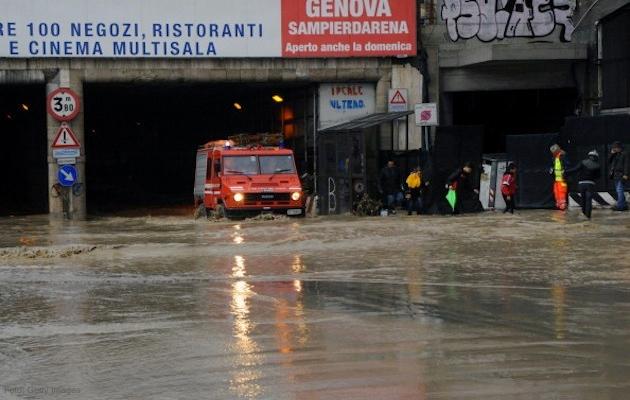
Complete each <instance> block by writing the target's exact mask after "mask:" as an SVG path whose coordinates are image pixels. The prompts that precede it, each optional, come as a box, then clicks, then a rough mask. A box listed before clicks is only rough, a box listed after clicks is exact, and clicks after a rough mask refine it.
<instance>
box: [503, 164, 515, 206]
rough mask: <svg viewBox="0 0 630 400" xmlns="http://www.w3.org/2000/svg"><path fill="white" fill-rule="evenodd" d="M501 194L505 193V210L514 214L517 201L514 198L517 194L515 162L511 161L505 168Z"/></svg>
mask: <svg viewBox="0 0 630 400" xmlns="http://www.w3.org/2000/svg"><path fill="white" fill-rule="evenodd" d="M501 194H502V195H503V200H505V210H503V212H504V213H506V212H510V213H512V214H514V204H515V203H516V200H515V199H514V196H515V195H516V165H515V164H514V163H510V165H508V167H507V169H506V170H505V174H503V179H501Z"/></svg>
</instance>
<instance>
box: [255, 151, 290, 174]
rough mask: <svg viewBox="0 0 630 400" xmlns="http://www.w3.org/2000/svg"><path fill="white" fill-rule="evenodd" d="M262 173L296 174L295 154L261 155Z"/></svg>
mask: <svg viewBox="0 0 630 400" xmlns="http://www.w3.org/2000/svg"><path fill="white" fill-rule="evenodd" d="M259 158H260V173H261V174H263V175H266V174H294V173H295V164H294V162H293V156H288V155H281V156H260V157H259Z"/></svg>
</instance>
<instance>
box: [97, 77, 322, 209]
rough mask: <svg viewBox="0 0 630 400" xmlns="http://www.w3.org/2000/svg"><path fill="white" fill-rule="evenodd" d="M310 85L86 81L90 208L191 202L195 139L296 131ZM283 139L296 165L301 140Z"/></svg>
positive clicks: (190, 203) (199, 142) (124, 207)
mask: <svg viewBox="0 0 630 400" xmlns="http://www.w3.org/2000/svg"><path fill="white" fill-rule="evenodd" d="M310 93H311V92H310V89H309V87H306V86H286V85H284V86H278V85H270V84H260V85H254V84H179V83H177V84H176V83H160V84H153V83H152V84H146V85H141V84H111V83H108V84H106V85H105V84H86V85H85V87H84V99H85V142H86V143H85V145H86V156H87V162H86V175H87V176H86V184H87V190H88V191H87V203H88V212H89V213H90V214H99V213H112V212H116V211H120V210H125V209H135V208H146V207H175V206H180V205H181V206H184V205H186V206H187V205H192V203H193V200H192V199H193V197H192V191H193V182H194V168H195V151H196V149H197V147H198V146H199V145H201V144H203V143H206V142H208V141H210V140H219V139H225V138H227V137H228V136H230V135H233V134H239V133H266V132H282V131H283V130H284V131H285V137H286V136H288V135H287V134H286V133H287V132H288V129H287V126H288V125H293V129H291V131H292V132H291V133H292V135H293V136H299V135H296V132H295V130H296V126H297V125H300V126H301V127H302V128H299V127H298V128H297V130H300V129H303V126H304V125H305V124H302V123H300V124H297V123H296V121H302V120H303V119H306V117H307V113H308V108H309V107H307V104H309V100H308V99H309V96H310ZM274 95H280V96H281V97H282V100H283V101H282V102H276V101H274V100H273V99H272V96H274ZM288 111H290V112H288ZM287 145H288V147H293V148H294V149H296V161H297V162H298V165H300V162H301V160H300V155H301V153H302V152H303V150H300V152H298V151H297V150H298V148H299V149H303V148H304V146H305V145H304V140H303V139H300V138H299V137H294V138H293V139H289V140H287Z"/></svg>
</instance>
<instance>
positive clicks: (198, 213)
mask: <svg viewBox="0 0 630 400" xmlns="http://www.w3.org/2000/svg"><path fill="white" fill-rule="evenodd" d="M207 216H208V214H207V211H206V206H205V205H204V204H203V203H201V204H199V207H197V208H196V209H195V212H194V213H193V217H194V218H195V219H199V218H202V217H207Z"/></svg>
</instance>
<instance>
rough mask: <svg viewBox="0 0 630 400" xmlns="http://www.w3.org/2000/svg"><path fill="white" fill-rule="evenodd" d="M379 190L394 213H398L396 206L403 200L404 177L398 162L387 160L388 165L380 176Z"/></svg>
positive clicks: (388, 207) (390, 210)
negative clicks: (397, 164)
mask: <svg viewBox="0 0 630 400" xmlns="http://www.w3.org/2000/svg"><path fill="white" fill-rule="evenodd" d="M378 191H379V192H380V193H381V195H382V196H383V203H384V204H385V205H386V206H387V209H388V210H389V212H391V213H392V214H396V207H398V206H400V204H401V203H402V200H403V197H404V196H403V192H402V177H401V174H400V171H399V170H398V167H396V163H395V162H394V161H393V160H390V161H388V162H387V166H386V167H385V168H383V169H382V170H381V174H380V175H379V178H378Z"/></svg>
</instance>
